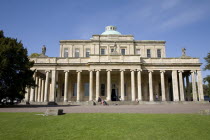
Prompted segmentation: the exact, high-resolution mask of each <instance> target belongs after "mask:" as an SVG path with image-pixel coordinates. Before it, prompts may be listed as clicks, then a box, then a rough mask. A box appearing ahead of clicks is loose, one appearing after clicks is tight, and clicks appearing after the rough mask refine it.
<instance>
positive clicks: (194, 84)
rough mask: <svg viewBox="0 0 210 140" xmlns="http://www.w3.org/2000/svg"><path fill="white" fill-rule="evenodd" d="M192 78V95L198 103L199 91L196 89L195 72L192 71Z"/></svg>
mask: <svg viewBox="0 0 210 140" xmlns="http://www.w3.org/2000/svg"><path fill="white" fill-rule="evenodd" d="M191 77H192V93H193V101H198V97H197V89H196V77H195V71H191Z"/></svg>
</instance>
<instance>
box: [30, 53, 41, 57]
mask: <svg viewBox="0 0 210 140" xmlns="http://www.w3.org/2000/svg"><path fill="white" fill-rule="evenodd" d="M40 55H41V54H39V53H32V54H31V55H30V56H29V57H39V56H40Z"/></svg>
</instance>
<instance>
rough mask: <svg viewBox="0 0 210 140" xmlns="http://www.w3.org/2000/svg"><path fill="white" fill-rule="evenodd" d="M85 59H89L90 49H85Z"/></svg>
mask: <svg viewBox="0 0 210 140" xmlns="http://www.w3.org/2000/svg"><path fill="white" fill-rule="evenodd" d="M86 57H90V49H86Z"/></svg>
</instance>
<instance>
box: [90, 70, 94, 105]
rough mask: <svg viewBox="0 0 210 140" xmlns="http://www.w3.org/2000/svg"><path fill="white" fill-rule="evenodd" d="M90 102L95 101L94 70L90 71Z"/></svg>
mask: <svg viewBox="0 0 210 140" xmlns="http://www.w3.org/2000/svg"><path fill="white" fill-rule="evenodd" d="M89 71H90V74H89V78H90V79H89V101H92V100H93V70H89Z"/></svg>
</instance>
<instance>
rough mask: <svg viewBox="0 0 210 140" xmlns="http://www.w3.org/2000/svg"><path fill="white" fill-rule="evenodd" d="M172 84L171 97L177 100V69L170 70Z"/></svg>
mask: <svg viewBox="0 0 210 140" xmlns="http://www.w3.org/2000/svg"><path fill="white" fill-rule="evenodd" d="M172 85H173V94H174V95H173V96H174V98H173V99H174V101H179V90H178V79H177V70H173V71H172Z"/></svg>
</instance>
